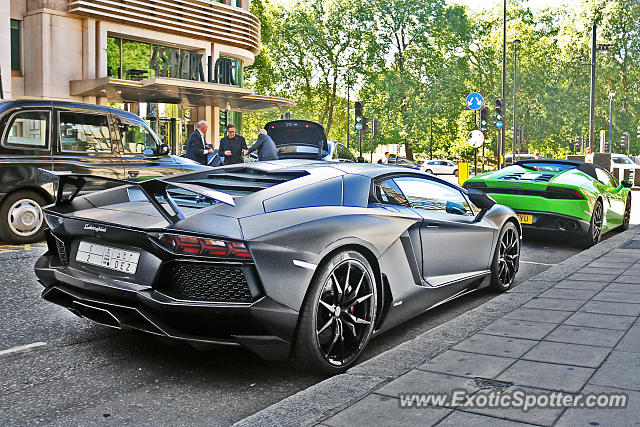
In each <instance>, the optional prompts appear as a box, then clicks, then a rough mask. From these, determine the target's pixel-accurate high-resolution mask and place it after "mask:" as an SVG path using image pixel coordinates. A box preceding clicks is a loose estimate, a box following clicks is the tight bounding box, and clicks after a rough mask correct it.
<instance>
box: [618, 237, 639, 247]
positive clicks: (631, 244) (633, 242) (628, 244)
mask: <svg viewBox="0 0 640 427" xmlns="http://www.w3.org/2000/svg"><path fill="white" fill-rule="evenodd" d="M620 249H640V240H635V239H634V240H629V241H628V242H626V243H625V244H623V245H622V246H620Z"/></svg>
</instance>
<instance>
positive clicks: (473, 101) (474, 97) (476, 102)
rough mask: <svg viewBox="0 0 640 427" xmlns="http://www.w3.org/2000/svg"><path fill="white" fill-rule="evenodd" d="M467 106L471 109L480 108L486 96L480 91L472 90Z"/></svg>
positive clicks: (468, 96)
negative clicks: (483, 96)
mask: <svg viewBox="0 0 640 427" xmlns="http://www.w3.org/2000/svg"><path fill="white" fill-rule="evenodd" d="M466 102H467V108H468V109H470V110H479V109H481V108H482V105H483V104H484V98H482V95H480V94H479V93H478V92H471V93H470V94H469V95H467V101H466Z"/></svg>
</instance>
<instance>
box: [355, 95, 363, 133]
mask: <svg viewBox="0 0 640 427" xmlns="http://www.w3.org/2000/svg"><path fill="white" fill-rule="evenodd" d="M355 110H356V130H360V129H362V101H356V108H355Z"/></svg>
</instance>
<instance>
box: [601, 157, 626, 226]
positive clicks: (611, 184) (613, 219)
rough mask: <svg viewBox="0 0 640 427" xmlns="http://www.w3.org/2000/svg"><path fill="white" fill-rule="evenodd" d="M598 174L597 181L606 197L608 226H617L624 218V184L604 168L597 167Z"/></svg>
mask: <svg viewBox="0 0 640 427" xmlns="http://www.w3.org/2000/svg"><path fill="white" fill-rule="evenodd" d="M596 176H597V177H598V181H597V182H596V183H595V186H596V188H598V189H599V190H600V192H601V194H602V196H603V199H604V206H603V208H604V212H605V218H606V220H607V225H606V226H607V227H609V228H610V227H616V226H618V225H620V224H622V221H623V219H624V204H625V201H626V200H624V196H623V193H622V188H623V187H622V185H620V184H619V183H618V180H616V179H615V178H614V177H613V176H612V175H611V174H610V173H609V171H606V170H604V169H602V168H599V167H597V168H596Z"/></svg>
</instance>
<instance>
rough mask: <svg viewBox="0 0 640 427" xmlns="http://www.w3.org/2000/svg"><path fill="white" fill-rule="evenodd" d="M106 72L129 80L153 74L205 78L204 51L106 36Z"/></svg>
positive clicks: (191, 78)
mask: <svg viewBox="0 0 640 427" xmlns="http://www.w3.org/2000/svg"><path fill="white" fill-rule="evenodd" d="M107 75H108V76H109V77H115V78H121V79H126V80H138V81H139V80H144V79H148V78H152V77H172V78H178V79H188V80H201V81H204V79H205V77H204V68H203V66H202V54H199V53H198V52H197V51H195V50H188V49H181V48H177V47H170V46H164V45H159V44H152V43H146V42H142V41H137V40H128V39H123V38H119V37H115V36H108V37H107Z"/></svg>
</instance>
